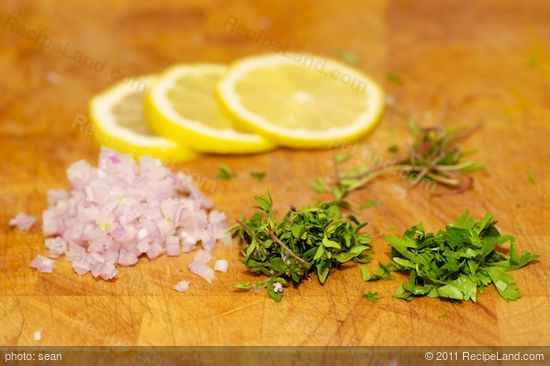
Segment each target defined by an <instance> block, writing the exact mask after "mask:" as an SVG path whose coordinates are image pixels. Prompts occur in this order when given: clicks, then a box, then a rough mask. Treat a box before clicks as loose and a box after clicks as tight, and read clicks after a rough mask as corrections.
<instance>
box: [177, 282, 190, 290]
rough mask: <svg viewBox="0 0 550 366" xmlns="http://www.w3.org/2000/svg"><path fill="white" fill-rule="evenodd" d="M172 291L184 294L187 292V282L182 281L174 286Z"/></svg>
mask: <svg viewBox="0 0 550 366" xmlns="http://www.w3.org/2000/svg"><path fill="white" fill-rule="evenodd" d="M174 290H176V291H177V292H185V291H187V290H189V281H185V280H182V281H180V282H178V283H176V285H175V286H174Z"/></svg>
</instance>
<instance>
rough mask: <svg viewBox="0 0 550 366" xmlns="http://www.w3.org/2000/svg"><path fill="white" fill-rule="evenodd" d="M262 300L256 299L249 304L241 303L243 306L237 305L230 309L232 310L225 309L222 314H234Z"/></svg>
mask: <svg viewBox="0 0 550 366" xmlns="http://www.w3.org/2000/svg"><path fill="white" fill-rule="evenodd" d="M259 303H260V301H254V302H250V303H248V304H245V305H241V306H237V307H236V308H233V309H230V310H227V311H224V312H223V313H221V314H220V316H224V315H229V314H233V313H235V312H237V311H240V310H242V309H246V308H248V307H250V306H252V305H256V304H259Z"/></svg>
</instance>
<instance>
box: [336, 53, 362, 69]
mask: <svg viewBox="0 0 550 366" xmlns="http://www.w3.org/2000/svg"><path fill="white" fill-rule="evenodd" d="M335 53H336V56H337V57H338V58H339V59H340V60H342V61H343V62H345V63H347V64H349V65H352V66H355V65H357V64H358V63H359V61H360V58H359V56H358V55H357V54H356V53H354V52H351V51H346V50H343V49H337V50H336V52H335Z"/></svg>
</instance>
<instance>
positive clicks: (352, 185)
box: [311, 118, 483, 199]
mask: <svg viewBox="0 0 550 366" xmlns="http://www.w3.org/2000/svg"><path fill="white" fill-rule="evenodd" d="M443 119H444V118H442V123H441V124H440V125H439V126H432V127H420V126H419V125H418V124H417V123H416V121H415V120H414V119H412V118H410V119H409V123H408V127H409V131H410V132H411V134H412V137H413V143H412V146H411V147H410V148H409V149H408V153H407V155H406V156H403V157H400V158H398V157H396V158H392V159H388V160H387V161H385V162H384V163H382V164H377V165H375V166H369V165H368V164H365V163H361V164H359V165H358V166H356V167H354V168H353V169H350V170H343V168H342V165H343V164H344V163H345V162H346V161H347V160H349V154H346V153H339V154H336V155H335V156H334V158H333V159H332V160H333V165H334V176H333V178H332V180H331V184H326V183H324V182H323V181H322V180H319V179H317V180H316V181H315V182H313V183H312V184H311V188H312V189H313V190H315V191H316V192H331V193H332V194H333V196H334V197H335V198H336V199H344V198H345V197H346V196H347V195H348V194H350V193H351V192H353V191H356V190H359V189H362V188H364V187H365V186H366V185H367V184H368V183H370V182H371V181H372V180H374V179H375V178H377V177H379V176H382V175H386V174H391V173H393V174H400V175H402V176H404V177H405V178H407V179H408V180H410V182H411V186H412V187H415V186H417V185H419V184H420V183H422V182H424V183H427V184H429V186H430V188H433V187H435V186H436V185H440V186H444V187H446V188H448V190H447V191H446V192H445V194H456V193H461V192H463V191H465V190H467V189H469V188H470V187H471V186H472V183H473V179H472V177H471V176H470V175H468V173H471V172H473V171H476V170H479V169H482V168H483V165H481V164H479V163H477V162H475V161H471V160H466V159H465V158H466V156H467V153H466V152H465V151H464V150H463V149H462V148H460V147H459V146H458V142H459V141H460V140H461V139H463V138H465V137H467V136H469V135H470V134H471V133H472V132H473V131H474V130H475V129H463V128H450V127H446V126H445V124H444V123H443ZM391 150H392V152H393V153H394V154H395V153H397V152H398V151H399V149H398V148H397V145H392V148H391ZM439 194H441V193H439Z"/></svg>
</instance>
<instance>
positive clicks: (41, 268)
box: [31, 255, 55, 273]
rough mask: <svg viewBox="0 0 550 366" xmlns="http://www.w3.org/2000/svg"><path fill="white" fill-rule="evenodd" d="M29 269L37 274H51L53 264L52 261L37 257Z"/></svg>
mask: <svg viewBox="0 0 550 366" xmlns="http://www.w3.org/2000/svg"><path fill="white" fill-rule="evenodd" d="M31 267H32V268H34V269H36V270H37V271H38V272H43V273H52V272H53V269H54V268H55V263H54V261H53V260H52V259H50V258H46V257H43V256H41V255H37V256H36V257H35V258H34V259H33V260H32V262H31Z"/></svg>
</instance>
